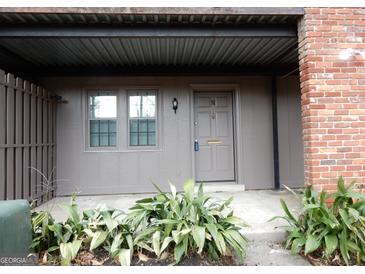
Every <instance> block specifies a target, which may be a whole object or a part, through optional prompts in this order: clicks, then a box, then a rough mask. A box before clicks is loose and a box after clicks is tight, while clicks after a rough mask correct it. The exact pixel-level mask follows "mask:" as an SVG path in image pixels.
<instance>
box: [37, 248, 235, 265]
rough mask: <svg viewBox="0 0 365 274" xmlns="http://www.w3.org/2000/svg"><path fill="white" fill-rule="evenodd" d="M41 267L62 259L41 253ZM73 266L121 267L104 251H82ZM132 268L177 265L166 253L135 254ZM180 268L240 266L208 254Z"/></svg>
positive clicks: (192, 257)
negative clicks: (158, 257) (158, 256)
mask: <svg viewBox="0 0 365 274" xmlns="http://www.w3.org/2000/svg"><path fill="white" fill-rule="evenodd" d="M38 262H39V265H60V258H59V254H58V253H57V252H53V253H52V255H50V254H45V253H41V254H40V256H39V261H38ZM72 265H77V266H102V265H105V266H112V265H115V266H118V265H120V264H119V262H118V261H117V259H113V258H111V257H110V256H109V253H108V252H107V251H106V250H104V249H101V248H100V249H96V250H95V251H94V252H92V251H89V250H82V251H80V252H79V254H78V255H77V257H76V258H75V260H74V261H73V262H72ZM131 265H132V266H168V265H175V260H174V257H173V254H171V253H167V252H164V253H163V254H162V255H161V258H160V259H157V258H156V257H155V256H154V255H152V254H148V253H147V254H141V253H135V254H134V255H133V257H132V261H131ZM178 265H179V266H231V265H239V264H238V262H237V260H236V258H235V257H234V256H221V257H220V258H219V260H210V259H209V258H208V254H207V253H202V254H201V255H199V254H197V253H190V254H188V255H187V256H185V257H184V258H183V259H182V260H181V261H180V263H179V264H178Z"/></svg>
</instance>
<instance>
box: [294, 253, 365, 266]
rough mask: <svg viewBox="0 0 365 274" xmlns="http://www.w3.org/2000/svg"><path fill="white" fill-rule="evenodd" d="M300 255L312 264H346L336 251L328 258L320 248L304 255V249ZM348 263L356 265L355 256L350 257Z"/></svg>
mask: <svg viewBox="0 0 365 274" xmlns="http://www.w3.org/2000/svg"><path fill="white" fill-rule="evenodd" d="M300 255H301V256H302V257H304V258H306V259H307V260H308V261H309V263H311V264H312V265H314V266H346V264H345V262H343V260H342V258H341V254H340V253H339V252H338V251H337V252H335V253H334V255H332V256H331V258H328V259H327V258H326V257H325V256H324V251H321V250H320V251H315V252H313V253H311V254H307V255H304V251H302V252H301V253H300ZM349 265H357V263H356V258H355V257H351V258H350V261H349ZM360 265H362V266H363V265H365V264H364V263H362V264H360Z"/></svg>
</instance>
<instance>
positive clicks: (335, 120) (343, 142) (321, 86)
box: [298, 8, 365, 190]
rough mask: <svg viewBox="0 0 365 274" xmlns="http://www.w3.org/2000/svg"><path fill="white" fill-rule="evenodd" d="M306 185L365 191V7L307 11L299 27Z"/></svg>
mask: <svg viewBox="0 0 365 274" xmlns="http://www.w3.org/2000/svg"><path fill="white" fill-rule="evenodd" d="M298 35H299V69H300V81H301V90H302V119H303V138H304V154H305V156H304V158H305V163H304V166H305V167H304V170H305V179H306V183H309V184H313V185H315V186H316V188H317V189H320V188H324V189H326V190H333V189H335V187H336V182H337V178H338V177H339V176H340V175H342V176H343V177H344V178H345V179H346V181H347V182H349V181H351V180H352V179H356V180H357V181H358V182H359V185H358V186H359V187H361V188H364V187H365V60H364V57H362V56H354V57H353V58H350V59H348V60H346V61H344V60H341V59H340V58H339V54H340V52H343V50H344V49H347V48H352V49H358V50H360V51H362V52H365V8H307V9H305V15H304V17H303V18H302V19H301V20H300V22H299V24H298Z"/></svg>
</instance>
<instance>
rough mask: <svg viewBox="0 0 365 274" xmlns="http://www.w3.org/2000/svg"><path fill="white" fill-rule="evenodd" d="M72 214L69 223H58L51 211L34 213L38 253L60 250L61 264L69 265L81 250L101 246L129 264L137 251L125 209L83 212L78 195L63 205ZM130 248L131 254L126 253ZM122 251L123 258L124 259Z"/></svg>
mask: <svg viewBox="0 0 365 274" xmlns="http://www.w3.org/2000/svg"><path fill="white" fill-rule="evenodd" d="M63 208H64V209H65V210H66V212H67V213H68V218H67V219H66V221H65V222H63V223H59V222H55V220H54V219H53V218H52V216H51V215H50V214H49V213H48V212H44V211H43V212H33V213H32V228H33V242H32V245H31V248H32V249H33V250H34V251H35V252H40V251H46V252H48V253H53V252H55V251H59V254H60V256H61V264H62V265H69V264H71V262H72V261H73V260H74V259H75V258H76V256H77V254H78V252H79V250H80V249H86V248H87V247H88V248H89V250H90V251H92V250H95V249H96V248H98V247H103V248H104V249H106V250H107V251H108V252H109V253H110V255H111V256H112V257H113V258H116V257H119V260H120V262H121V264H123V265H129V264H130V257H131V255H132V252H133V240H132V236H131V232H130V231H129V227H128V226H127V225H125V224H124V223H123V218H122V217H123V212H121V211H119V210H116V209H109V208H98V209H93V210H86V211H84V212H83V213H82V214H79V212H78V209H77V205H76V203H75V197H74V196H73V197H72V198H71V203H70V204H69V205H66V206H64V207H63ZM125 250H128V251H129V254H130V255H129V257H127V256H125ZM121 254H122V255H123V260H121V259H120V256H121Z"/></svg>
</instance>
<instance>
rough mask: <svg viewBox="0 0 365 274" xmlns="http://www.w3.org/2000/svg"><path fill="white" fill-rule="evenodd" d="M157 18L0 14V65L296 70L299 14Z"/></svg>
mask: <svg viewBox="0 0 365 274" xmlns="http://www.w3.org/2000/svg"><path fill="white" fill-rule="evenodd" d="M158 12H159V13H158ZM158 12H157V11H155V13H153V11H151V12H150V13H146V12H145V13H143V11H142V10H141V11H140V10H136V11H130V10H128V11H124V12H120V13H113V12H109V13H96V12H95V11H94V13H67V12H56V11H53V13H46V12H45V10H39V11H38V10H37V12H35V11H32V13H29V12H27V10H23V11H20V12H16V13H14V12H13V13H11V12H9V11H8V10H4V9H0V59H1V63H2V64H1V66H2V68H3V69H7V70H9V71H15V72H16V73H17V74H18V75H19V74H21V75H23V76H24V75H29V74H32V75H44V74H57V75H60V74H68V73H70V74H71V73H72V74H75V73H78V74H82V73H98V74H100V73H108V74H111V73H132V74H133V73H138V74H139V73H196V72H200V73H214V72H217V73H219V72H222V73H224V72H227V73H253V74H256V73H259V72H260V73H272V72H279V73H280V72H282V73H287V72H288V71H291V70H293V69H295V68H296V67H297V66H298V49H297V34H296V20H297V18H298V16H300V14H299V13H300V11H299V10H291V9H288V10H285V12H284V11H283V10H281V11H280V12H279V11H278V12H277V13H274V11H273V10H270V11H268V10H262V11H261V13H258V11H256V14H254V13H251V12H254V11H250V12H247V10H246V12H245V13H244V12H241V13H239V12H237V10H232V11H231V12H230V13H229V12H227V11H221V10H210V13H209V12H208V11H204V12H205V13H204V12H202V13H201V12H200V11H199V10H197V14H187V13H186V12H187V11H182V12H181V13H180V14H179V13H177V12H176V14H167V12H168V11H165V10H159V11H158ZM190 12H191V11H190ZM224 12H226V13H225V14H224Z"/></svg>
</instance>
